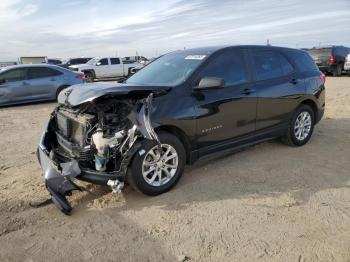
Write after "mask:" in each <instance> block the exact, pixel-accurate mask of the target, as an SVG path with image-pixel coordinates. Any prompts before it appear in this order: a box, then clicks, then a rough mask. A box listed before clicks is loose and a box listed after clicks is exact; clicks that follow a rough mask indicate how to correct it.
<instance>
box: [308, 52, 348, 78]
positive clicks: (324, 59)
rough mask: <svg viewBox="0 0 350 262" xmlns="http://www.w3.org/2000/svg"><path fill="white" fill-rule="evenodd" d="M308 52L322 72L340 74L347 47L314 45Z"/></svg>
mask: <svg viewBox="0 0 350 262" xmlns="http://www.w3.org/2000/svg"><path fill="white" fill-rule="evenodd" d="M309 53H310V55H311V57H312V58H313V59H314V61H315V63H316V64H317V66H318V67H319V69H320V70H321V71H322V72H324V73H331V74H332V75H333V76H340V75H341V74H342V71H343V69H344V63H345V57H346V56H347V55H348V53H349V48H347V47H344V46H331V47H314V48H311V49H310V50H309Z"/></svg>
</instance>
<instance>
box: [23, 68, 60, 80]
mask: <svg viewBox="0 0 350 262" xmlns="http://www.w3.org/2000/svg"><path fill="white" fill-rule="evenodd" d="M58 75H62V73H61V72H59V71H57V70H55V69H52V68H48V67H29V68H28V78H29V79H36V78H44V77H53V76H58Z"/></svg>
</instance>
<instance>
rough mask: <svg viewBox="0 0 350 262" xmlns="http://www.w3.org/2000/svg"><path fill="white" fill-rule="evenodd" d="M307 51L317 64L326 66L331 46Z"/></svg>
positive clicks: (330, 53)
mask: <svg viewBox="0 0 350 262" xmlns="http://www.w3.org/2000/svg"><path fill="white" fill-rule="evenodd" d="M309 53H310V55H311V57H312V59H313V60H314V61H315V63H316V64H317V65H318V66H328V65H329V58H330V56H331V55H332V49H331V48H320V49H311V50H309Z"/></svg>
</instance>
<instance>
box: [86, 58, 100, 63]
mask: <svg viewBox="0 0 350 262" xmlns="http://www.w3.org/2000/svg"><path fill="white" fill-rule="evenodd" d="M98 60H100V58H93V59H90V60H89V61H87V62H86V63H87V64H88V65H94V64H96V62H98Z"/></svg>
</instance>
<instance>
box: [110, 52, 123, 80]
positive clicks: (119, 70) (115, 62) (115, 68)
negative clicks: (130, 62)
mask: <svg viewBox="0 0 350 262" xmlns="http://www.w3.org/2000/svg"><path fill="white" fill-rule="evenodd" d="M110 60H111V72H110V76H111V77H116V76H124V68H123V64H122V63H121V61H120V59H119V58H117V57H112V58H111V59H110Z"/></svg>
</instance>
